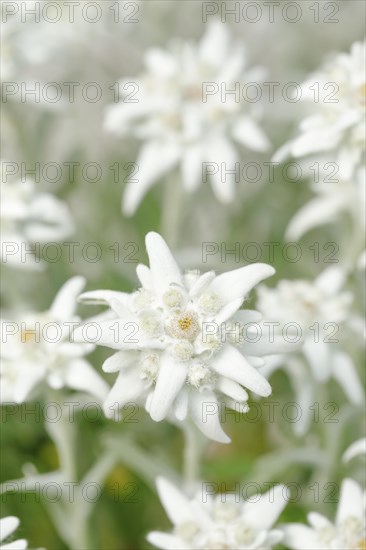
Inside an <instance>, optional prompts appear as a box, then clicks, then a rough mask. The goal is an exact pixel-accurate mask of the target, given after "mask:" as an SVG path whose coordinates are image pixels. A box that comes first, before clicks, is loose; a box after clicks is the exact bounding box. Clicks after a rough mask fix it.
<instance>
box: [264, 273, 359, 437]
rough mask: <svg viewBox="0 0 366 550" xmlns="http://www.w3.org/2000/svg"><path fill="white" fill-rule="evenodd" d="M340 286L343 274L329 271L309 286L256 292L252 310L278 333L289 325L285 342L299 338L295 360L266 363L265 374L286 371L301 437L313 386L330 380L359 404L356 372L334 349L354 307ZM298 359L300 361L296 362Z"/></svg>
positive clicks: (286, 284) (299, 283) (283, 285)
mask: <svg viewBox="0 0 366 550" xmlns="http://www.w3.org/2000/svg"><path fill="white" fill-rule="evenodd" d="M344 281H345V273H344V272H343V271H342V270H341V269H340V268H338V267H329V268H327V269H325V270H324V271H323V272H322V273H321V274H320V275H319V276H318V277H317V278H316V279H315V280H314V281H309V280H297V279H295V280H292V281H291V280H282V281H280V282H279V283H278V285H277V287H275V288H267V287H265V286H264V285H261V286H259V287H258V300H257V307H258V310H259V311H260V312H261V313H262V314H263V316H264V317H265V318H266V319H268V320H270V321H273V322H279V323H280V328H279V329H278V330H282V329H284V327H285V326H286V324H287V323H289V335H288V337H289V338H290V339H291V338H293V337H295V335H297V334H301V335H302V337H303V345H302V347H301V350H300V352H301V355H300V356H298V357H294V356H292V357H288V358H284V357H282V358H281V357H280V356H277V357H274V358H270V359H269V360H268V362H267V365H266V366H265V368H264V371H265V372H266V375H267V376H270V374H271V373H272V372H274V371H275V370H276V369H278V368H285V369H286V372H287V373H288V374H289V375H290V378H291V381H292V384H293V386H294V390H295V392H296V393H297V403H298V404H299V405H300V406H301V411H302V416H301V420H300V421H299V422H298V423H296V424H295V425H294V428H295V431H298V432H299V433H300V434H301V433H303V432H304V431H305V430H306V429H307V428H308V425H309V422H310V417H311V412H310V407H311V405H312V404H313V403H314V394H315V388H316V386H317V385H318V384H319V383H326V382H327V381H328V380H329V379H330V378H331V377H333V378H334V379H335V380H336V381H337V382H338V383H339V384H340V386H341V387H342V388H343V390H344V392H345V393H346V395H347V397H348V399H349V400H350V401H351V402H353V403H354V404H356V405H361V404H363V403H364V390H363V388H362V383H361V380H360V378H359V375H358V372H357V368H356V366H355V365H354V362H353V359H352V357H351V356H350V355H349V354H348V353H347V352H346V351H345V350H344V349H342V345H341V344H340V343H339V338H340V334H341V332H340V328H341V327H345V326H346V325H345V322H346V321H348V322H349V320H350V319H351V316H350V306H351V303H352V301H353V296H352V293H351V292H349V291H345V290H342V286H343V284H344ZM292 332H293V334H291V333H292ZM299 357H300V358H302V359H301V360H300V361H299ZM304 359H305V362H306V363H307V364H308V365H309V367H310V369H311V375H309V372H308V369H307V368H306V365H305V363H304Z"/></svg>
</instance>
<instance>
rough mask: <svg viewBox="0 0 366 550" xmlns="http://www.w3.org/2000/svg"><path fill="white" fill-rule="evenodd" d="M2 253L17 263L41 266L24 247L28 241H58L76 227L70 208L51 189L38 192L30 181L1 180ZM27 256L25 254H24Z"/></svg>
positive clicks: (3, 258) (21, 265) (5, 259)
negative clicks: (26, 252) (51, 193)
mask: <svg viewBox="0 0 366 550" xmlns="http://www.w3.org/2000/svg"><path fill="white" fill-rule="evenodd" d="M0 223H1V254H2V256H3V257H2V260H3V261H4V262H7V263H9V264H11V265H13V266H15V267H25V268H33V269H34V268H37V267H38V268H39V266H40V264H39V263H36V262H35V261H34V258H32V256H30V255H29V253H28V254H26V255H24V249H25V248H24V247H26V248H27V250H28V249H29V248H30V245H29V243H35V242H39V243H45V242H47V241H58V240H61V239H63V238H65V237H67V236H68V235H70V234H71V233H72V231H73V222H72V219H71V215H70V212H69V210H68V208H67V206H66V204H64V203H63V202H62V201H60V200H59V199H57V198H56V197H54V196H53V195H50V194H49V193H39V192H37V190H36V187H35V184H34V183H33V182H32V181H30V180H27V181H9V182H6V183H5V181H4V179H3V178H2V181H1V210H0ZM23 256H24V257H23Z"/></svg>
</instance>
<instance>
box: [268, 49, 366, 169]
mask: <svg viewBox="0 0 366 550" xmlns="http://www.w3.org/2000/svg"><path fill="white" fill-rule="evenodd" d="M365 63H366V58H365V43H364V42H363V43H361V42H356V43H354V44H353V45H352V47H351V52H350V54H343V53H342V54H339V55H338V56H337V57H335V58H334V59H333V60H331V61H330V62H329V63H328V64H327V65H326V66H325V67H324V69H323V70H320V71H318V72H316V73H315V74H314V75H313V76H312V77H311V78H309V79H308V80H307V81H306V82H305V83H303V84H302V86H301V89H302V92H303V94H302V100H304V101H311V102H312V103H313V104H314V106H313V112H312V114H311V115H310V116H309V117H307V118H305V119H304V120H303V121H302V122H301V124H300V135H299V136H298V137H297V138H295V139H294V140H292V141H290V142H289V143H286V144H285V145H284V146H283V147H281V149H280V150H279V151H278V152H277V153H276V155H275V156H274V160H282V159H283V158H284V157H286V156H288V155H292V156H293V157H295V158H297V157H302V156H304V155H309V154H311V153H315V152H325V151H335V152H336V154H337V157H336V161H337V164H338V166H339V169H340V174H341V177H342V178H344V179H346V180H348V179H350V178H351V177H352V175H353V174H354V171H355V169H356V168H357V167H358V166H360V165H361V163H362V160H363V157H364V153H365V104H366V78H365ZM318 95H319V97H317V96H318ZM314 96H315V97H314Z"/></svg>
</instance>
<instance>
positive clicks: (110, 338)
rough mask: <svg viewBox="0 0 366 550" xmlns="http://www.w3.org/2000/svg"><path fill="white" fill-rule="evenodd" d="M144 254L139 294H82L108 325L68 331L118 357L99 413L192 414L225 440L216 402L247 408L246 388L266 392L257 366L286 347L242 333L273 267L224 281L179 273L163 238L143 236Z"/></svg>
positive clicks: (245, 270)
mask: <svg viewBox="0 0 366 550" xmlns="http://www.w3.org/2000/svg"><path fill="white" fill-rule="evenodd" d="M146 247H147V252H148V256H149V260H150V268H148V267H146V266H144V265H139V266H138V268H137V275H138V277H139V280H140V282H141V285H142V286H141V288H140V289H139V290H138V291H137V292H133V293H132V294H127V293H123V292H115V291H108V290H97V291H92V292H87V293H85V294H83V295H82V296H81V300H83V301H86V302H89V303H102V304H107V305H109V306H110V308H111V310H112V312H113V313H112V314H113V319H111V320H107V321H102V322H99V323H98V324H97V326H95V325H96V323H93V325H94V326H90V327H88V330H84V329H82V328H78V329H77V330H76V331H75V333H74V338H75V340H76V341H89V342H90V341H94V342H96V343H98V344H100V345H103V346H108V347H111V348H113V349H115V350H118V351H117V352H116V353H115V355H113V356H112V357H110V358H109V359H107V360H106V362H105V363H104V365H103V370H104V371H105V372H118V373H119V374H118V377H117V380H116V382H115V384H114V386H113V388H112V390H111V392H110V394H109V396H108V399H107V400H106V402H105V404H104V409H105V412H106V414H107V415H109V416H114V414H113V413H114V412H115V410H116V407H119V408H120V407H122V406H123V405H124V404H126V403H128V402H132V401H138V402H141V401H142V402H144V403H145V406H146V409H147V410H148V412H149V413H150V416H151V418H152V419H153V420H155V421H161V420H163V419H164V418H166V417H167V416H168V415H172V416H173V417H175V419H176V420H177V421H183V420H185V419H186V418H187V417H191V418H192V419H193V421H194V422H195V423H196V424H197V426H198V427H199V428H200V429H201V430H202V432H203V433H205V434H206V435H207V436H208V437H209V438H212V439H214V440H217V441H220V442H228V441H229V438H228V437H227V435H226V434H225V433H224V432H223V430H222V428H221V426H220V421H219V402H220V403H221V402H225V403H226V404H227V405H228V406H229V407H230V408H237V407H239V408H242V409H243V411H245V409H246V408H247V405H246V401H247V399H248V394H247V391H246V389H249V390H251V391H253V392H254V393H256V394H258V395H261V396H268V395H270V393H271V387H270V385H269V384H268V382H267V380H266V379H265V378H264V377H263V376H262V375H261V374H260V372H259V371H258V368H257V367H261V366H263V364H264V360H263V359H262V356H264V355H272V354H274V353H278V352H279V350H281V351H284V350H285V349H286V348H287V346H286V344H285V345H284V343H283V341H281V342H278V341H277V340H276V341H272V340H271V338H269V336H268V335H267V334H266V332H265V333H264V334H262V335H261V337H260V338H252V335H251V336H250V337H249V336H248V337H247V338H246V333H245V327H246V328H247V329H248V331H249V332H248V334H249V333H250V329H251V327H252V330H254V329H253V323H258V321H259V320H260V315H258V313H257V312H254V311H250V310H240V307H241V306H242V304H243V301H244V299H245V297H246V296H247V294H248V292H249V291H250V290H251V289H252V288H253V287H254V286H255V285H256V284H257V283H259V282H260V281H261V280H263V279H265V278H267V277H269V276H271V275H273V273H274V269H273V268H272V267H271V266H269V265H266V264H252V265H249V266H246V267H242V268H239V269H235V270H233V271H230V272H228V273H223V274H222V275H216V274H215V273H214V272H213V271H210V272H208V273H204V274H200V273H199V272H197V271H189V272H186V273H182V272H181V270H180V269H179V267H178V266H177V264H176V262H175V260H174V258H173V256H172V254H171V252H170V250H169V248H168V246H167V244H166V243H165V241H164V240H163V239H162V237H161V236H160V235H158V234H157V233H149V234H148V235H147V237H146ZM255 330H257V329H255ZM250 340H252V341H250ZM254 340H255V341H254ZM244 388H246V389H244Z"/></svg>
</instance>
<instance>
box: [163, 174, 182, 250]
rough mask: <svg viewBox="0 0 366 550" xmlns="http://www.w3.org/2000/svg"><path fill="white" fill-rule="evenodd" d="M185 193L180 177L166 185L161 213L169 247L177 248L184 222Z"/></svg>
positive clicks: (171, 179) (176, 176) (174, 177)
mask: <svg viewBox="0 0 366 550" xmlns="http://www.w3.org/2000/svg"><path fill="white" fill-rule="evenodd" d="M183 199H184V193H183V188H182V184H181V182H180V179H179V175H178V174H176V175H175V176H173V177H172V178H170V179H169V181H167V182H166V183H165V191H164V201H163V207H162V212H161V234H162V236H163V237H164V239H165V240H166V241H167V243H168V244H169V246H171V247H172V248H176V246H177V244H178V237H179V231H180V226H181V221H182V212H183Z"/></svg>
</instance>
